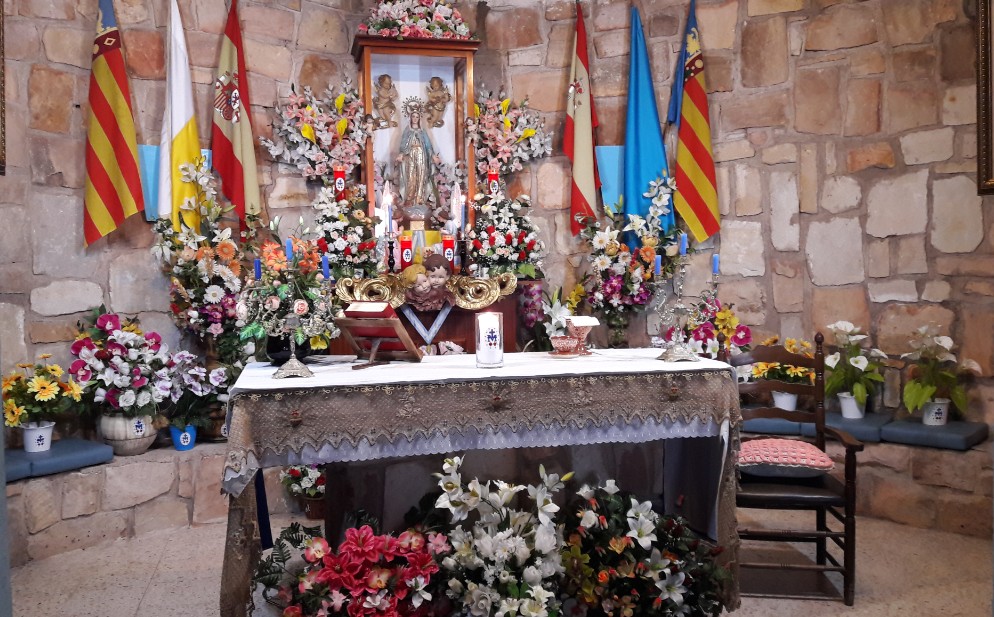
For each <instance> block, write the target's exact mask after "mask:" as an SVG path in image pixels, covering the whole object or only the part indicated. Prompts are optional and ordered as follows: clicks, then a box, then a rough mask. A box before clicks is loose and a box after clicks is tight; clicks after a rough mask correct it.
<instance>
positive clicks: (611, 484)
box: [601, 480, 621, 495]
mask: <svg viewBox="0 0 994 617" xmlns="http://www.w3.org/2000/svg"><path fill="white" fill-rule="evenodd" d="M601 490H602V491H604V492H605V493H607V494H608V495H614V494H615V493H617V492H618V491H620V490H621V489H619V488H618V485H617V483H615V481H614V480H608V481H607V482H606V483H605V484H604V486H602V487H601Z"/></svg>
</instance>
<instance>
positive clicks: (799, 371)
mask: <svg viewBox="0 0 994 617" xmlns="http://www.w3.org/2000/svg"><path fill="white" fill-rule="evenodd" d="M787 374H788V375H790V376H791V377H804V376H805V375H807V374H808V369H806V368H804V367H803V366H788V367H787Z"/></svg>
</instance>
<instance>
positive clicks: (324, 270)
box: [321, 253, 331, 281]
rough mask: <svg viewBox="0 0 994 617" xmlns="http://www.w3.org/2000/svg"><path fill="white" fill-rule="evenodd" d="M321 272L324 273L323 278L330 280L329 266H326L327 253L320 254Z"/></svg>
mask: <svg viewBox="0 0 994 617" xmlns="http://www.w3.org/2000/svg"><path fill="white" fill-rule="evenodd" d="M321 274H323V275H324V280H326V281H328V280H331V268H329V267H328V254H327V253H325V254H324V255H322V256H321Z"/></svg>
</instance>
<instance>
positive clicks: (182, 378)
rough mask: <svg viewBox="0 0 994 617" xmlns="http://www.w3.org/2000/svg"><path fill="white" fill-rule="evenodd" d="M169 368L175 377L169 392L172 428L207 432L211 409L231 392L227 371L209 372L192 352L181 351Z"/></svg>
mask: <svg viewBox="0 0 994 617" xmlns="http://www.w3.org/2000/svg"><path fill="white" fill-rule="evenodd" d="M169 364H170V367H171V368H172V371H173V375H174V379H173V384H172V389H171V390H170V392H169V399H170V400H171V401H172V405H171V406H170V408H169V409H168V413H167V414H166V415H167V417H168V418H169V422H170V424H172V426H174V427H175V428H177V429H179V430H181V431H182V430H186V429H187V427H191V426H192V427H196V428H206V427H207V426H208V425H209V424H210V417H209V411H210V408H211V406H212V405H213V404H214V403H216V402H217V401H218V395H220V394H223V393H225V392H227V385H228V375H227V369H225V368H224V367H217V368H215V369H213V370H211V371H208V370H207V369H206V368H205V367H204V366H203V365H202V364H201V363H200V362H199V360H198V359H197V356H195V355H193V354H192V353H190V352H189V351H177V352H176V353H174V354H173V355H172V356H171V357H170V359H169Z"/></svg>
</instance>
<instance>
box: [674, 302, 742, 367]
mask: <svg viewBox="0 0 994 617" xmlns="http://www.w3.org/2000/svg"><path fill="white" fill-rule="evenodd" d="M734 306H735V305H733V304H728V305H726V306H722V304H721V302H720V301H719V300H718V299H717V298H713V299H706V300H705V301H703V302H701V303H700V304H699V305H698V307H697V311H696V312H695V313H694V314H693V319H692V321H691V323H690V324H689V326H688V327H689V330H690V333H689V334H690V344H691V345H693V347H694V351H696V352H697V353H698V354H701V355H706V356H709V357H711V358H717V357H718V347H719V344H718V334H719V333H721V334H722V335H724V337H725V341H726V345H727V348H728V352H729V353H730V354H733V355H734V354H737V353H741V352H742V351H745V350H748V348H749V344H750V343H751V342H752V330H751V329H750V328H749V326H747V325H745V324H743V323H740V322H739V318H738V316H737V315H736V314H735V312H734V311H733V310H732V309H733V308H734Z"/></svg>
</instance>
